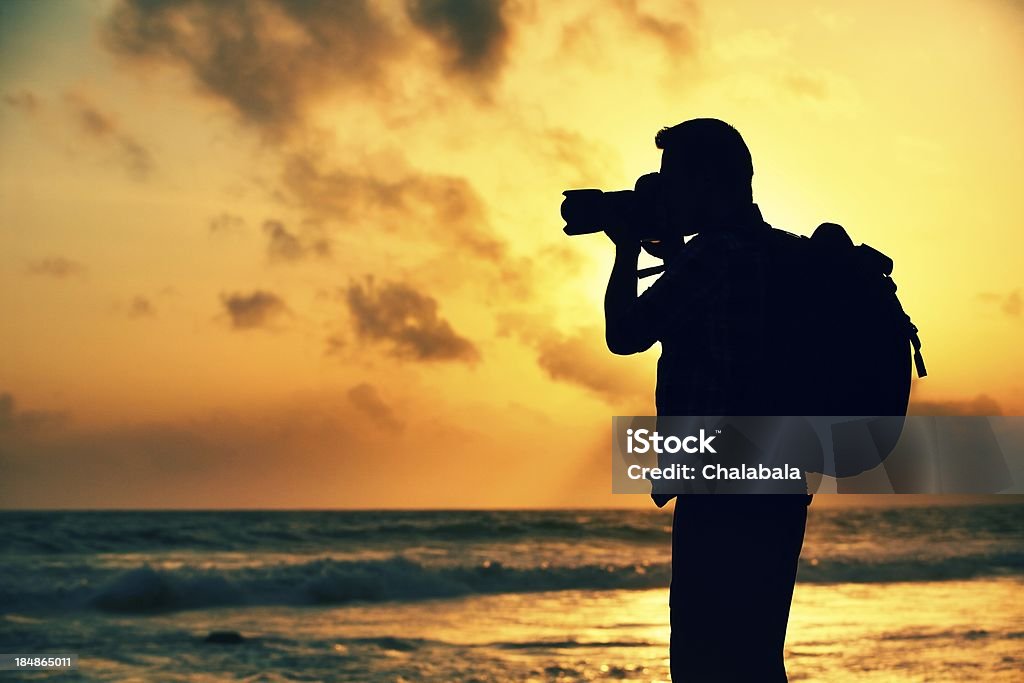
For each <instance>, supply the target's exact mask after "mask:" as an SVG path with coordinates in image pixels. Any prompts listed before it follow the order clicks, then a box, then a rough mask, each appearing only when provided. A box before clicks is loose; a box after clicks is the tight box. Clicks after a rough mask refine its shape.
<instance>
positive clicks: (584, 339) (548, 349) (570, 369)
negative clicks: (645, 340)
mask: <svg viewBox="0 0 1024 683" xmlns="http://www.w3.org/2000/svg"><path fill="white" fill-rule="evenodd" d="M498 333H499V334H500V335H502V336H511V337H515V338H518V339H519V340H520V341H522V342H524V343H525V344H527V345H528V346H530V347H532V348H533V349H534V350H535V351H536V353H537V365H538V366H539V367H540V368H541V369H542V370H543V371H544V372H545V373H546V374H547V375H548V377H550V378H551V379H553V380H555V381H557V382H564V383H567V384H573V385H576V386H578V387H581V388H583V389H586V390H587V391H589V392H591V393H593V394H594V395H596V396H597V397H599V398H601V399H602V400H604V401H606V402H608V403H610V404H620V405H621V404H623V403H624V402H630V403H632V402H635V401H638V400H639V399H644V398H647V397H649V396H651V395H652V393H653V386H652V382H651V378H650V377H649V376H647V375H646V374H644V373H643V372H638V369H639V368H638V365H637V362H636V361H637V360H639V357H637V358H632V359H625V358H622V357H619V356H613V355H612V354H611V353H610V352H609V351H608V349H607V348H606V347H605V342H604V332H603V331H602V330H601V329H598V328H597V327H582V328H579V329H577V330H575V331H574V332H572V333H569V334H566V333H563V332H560V331H558V330H556V329H553V328H551V327H550V325H549V323H548V322H547V320H545V319H544V318H542V317H540V316H531V315H522V314H515V313H504V314H502V315H500V316H499V317H498Z"/></svg>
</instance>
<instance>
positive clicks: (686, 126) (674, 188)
mask: <svg viewBox="0 0 1024 683" xmlns="http://www.w3.org/2000/svg"><path fill="white" fill-rule="evenodd" d="M654 144H656V145H657V146H658V149H660V150H663V152H662V156H661V175H662V180H663V181H664V183H665V185H664V187H665V191H666V195H667V196H666V200H667V204H668V205H667V208H668V211H669V214H670V216H671V221H672V223H673V224H675V225H677V226H678V227H679V228H680V229H681V230H682V231H683V234H693V233H695V232H700V231H701V230H707V229H715V228H717V227H719V226H721V225H723V224H727V223H728V222H729V221H730V219H731V217H734V216H736V215H740V214H741V212H743V211H745V210H746V209H747V208H749V206H750V204H751V202H752V201H753V196H752V192H751V186H750V183H751V178H752V177H753V175H754V166H753V162H752V161H751V158H750V150H749V149H747V144H746V143H745V142H744V141H743V138H742V137H741V136H740V134H739V131H737V130H736V129H735V128H733V127H732V126H730V125H729V124H728V123H725V122H724V121H719V120H718V119H691V120H689V121H684V122H683V123H680V124H679V125H676V126H672V127H671V128H662V129H661V130H660V131H658V134H657V135H656V136H655V138H654Z"/></svg>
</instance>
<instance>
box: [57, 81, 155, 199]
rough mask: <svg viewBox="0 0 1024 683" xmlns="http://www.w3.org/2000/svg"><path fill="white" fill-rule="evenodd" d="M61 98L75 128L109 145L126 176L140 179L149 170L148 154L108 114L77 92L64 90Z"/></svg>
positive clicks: (151, 168)
mask: <svg viewBox="0 0 1024 683" xmlns="http://www.w3.org/2000/svg"><path fill="white" fill-rule="evenodd" d="M64 100H65V102H66V103H67V105H68V108H69V109H70V111H71V114H72V116H73V117H74V118H75V121H76V122H77V123H78V127H79V129H80V130H81V131H82V132H83V133H85V134H86V136H88V137H90V138H92V139H93V140H96V141H99V142H102V143H104V144H108V145H110V146H112V148H113V149H114V151H115V152H116V154H117V158H118V161H119V162H120V163H121V165H122V166H124V168H125V169H126V170H127V171H128V173H129V175H131V176H132V177H133V178H136V179H138V180H144V179H145V178H147V177H148V176H149V175H150V174H151V173H152V171H153V156H152V154H150V152H149V150H148V149H146V147H144V146H143V145H142V143H140V142H139V141H138V140H136V139H135V138H134V137H132V136H131V135H129V134H128V133H126V132H124V131H123V130H122V129H121V126H120V124H119V123H118V122H117V120H116V119H115V118H114V117H113V116H112V115H111V114H109V113H107V112H105V111H103V110H101V109H100V108H99V107H97V106H96V105H95V104H94V103H93V102H91V101H90V100H89V98H88V97H86V96H85V95H84V94H82V93H79V92H72V93H67V94H66V95H65V97H64Z"/></svg>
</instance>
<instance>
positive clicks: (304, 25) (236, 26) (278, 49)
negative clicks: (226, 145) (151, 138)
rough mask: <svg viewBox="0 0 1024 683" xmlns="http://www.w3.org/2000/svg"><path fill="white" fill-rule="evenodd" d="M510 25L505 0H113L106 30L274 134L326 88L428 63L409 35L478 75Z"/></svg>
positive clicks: (345, 87)
mask: <svg viewBox="0 0 1024 683" xmlns="http://www.w3.org/2000/svg"><path fill="white" fill-rule="evenodd" d="M396 10H397V11H396ZM508 34H509V29H508V26H507V24H506V22H505V21H504V19H503V17H502V3H501V2H497V1H493V2H492V1H489V0H410V1H409V2H407V3H406V5H405V6H404V7H403V6H399V7H397V8H396V7H394V6H385V5H383V4H378V3H374V2H368V1H367V0H346V1H345V2H338V3H330V2H310V1H308V0H262V1H261V2H235V1H232V2H201V1H199V0H162V1H159V2H151V1H147V0H121V1H120V2H118V3H117V4H116V5H115V6H114V8H113V10H112V11H111V13H110V14H109V16H108V17H107V19H106V21H105V23H104V26H103V30H102V35H103V42H104V44H105V45H106V46H107V47H108V49H110V50H111V51H112V52H113V53H114V54H116V55H118V56H120V57H122V58H124V59H125V60H128V61H130V62H133V63H136V64H140V65H171V66H174V67H177V68H182V69H184V70H185V71H186V72H187V73H189V74H190V76H191V77H192V80H193V82H194V83H195V85H196V86H197V87H198V89H199V90H200V91H201V92H202V93H204V94H206V95H209V96H211V97H214V98H216V99H217V100H219V101H221V102H224V103H226V104H227V105H228V106H230V107H231V109H232V110H233V111H234V112H235V113H236V114H237V115H238V116H239V118H240V119H241V120H242V121H244V122H245V123H248V124H250V125H253V126H254V127H256V128H258V129H260V130H261V131H262V132H263V133H264V135H265V136H266V137H267V138H268V139H270V140H273V141H283V140H286V139H288V138H289V137H290V136H291V135H292V134H293V133H295V132H297V131H299V130H302V129H303V128H304V126H305V122H306V118H307V115H308V113H309V110H310V109H311V108H312V107H313V106H315V105H316V104H317V103H319V102H321V101H323V100H325V99H326V98H328V97H330V96H333V95H336V94H349V95H353V100H354V99H355V98H356V97H358V98H359V99H360V100H362V101H366V100H368V99H378V100H387V99H390V98H392V97H394V96H395V95H394V93H393V92H392V87H391V84H392V80H393V79H392V74H393V75H394V79H395V80H396V82H397V80H398V79H402V80H404V79H405V78H406V77H407V73H408V71H409V70H411V69H422V68H427V69H430V68H432V67H433V66H434V65H433V64H432V63H431V62H430V60H424V59H423V55H422V54H421V51H418V50H415V45H416V40H415V38H416V37H417V35H425V36H427V37H428V38H430V39H431V40H433V41H434V42H435V43H437V44H439V45H440V46H441V47H442V48H443V52H444V53H445V55H446V56H447V59H448V63H447V64H446V66H447V67H448V68H449V69H454V70H456V71H458V72H460V73H463V74H465V75H467V76H469V77H470V80H473V79H477V80H478V81H479V80H483V79H488V78H490V77H491V76H493V74H494V73H495V72H496V71H497V70H498V69H499V68H500V67H501V65H502V64H503V62H504V56H505V46H506V44H507V41H508ZM398 90H400V88H399V89H398Z"/></svg>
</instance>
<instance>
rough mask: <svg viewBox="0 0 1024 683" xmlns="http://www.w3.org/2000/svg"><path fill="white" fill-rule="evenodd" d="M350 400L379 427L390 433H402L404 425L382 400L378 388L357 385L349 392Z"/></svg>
mask: <svg viewBox="0 0 1024 683" xmlns="http://www.w3.org/2000/svg"><path fill="white" fill-rule="evenodd" d="M348 398H349V400H350V401H351V402H352V405H353V406H355V407H356V408H357V409H358V410H359V411H360V412H361V413H363V414H364V415H366V416H367V417H369V418H370V419H371V420H372V421H373V422H374V424H376V425H377V426H379V427H381V428H383V429H385V430H388V431H401V430H402V428H403V427H404V424H403V423H402V422H401V421H400V420H399V419H398V418H397V417H395V414H394V411H392V410H391V406H389V405H388V404H387V403H385V402H384V401H383V399H381V397H380V394H379V393H378V392H377V388H376V387H374V386H373V385H372V384H367V383H366V382H363V383H362V384H357V385H356V386H354V387H352V388H351V389H349V390H348Z"/></svg>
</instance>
